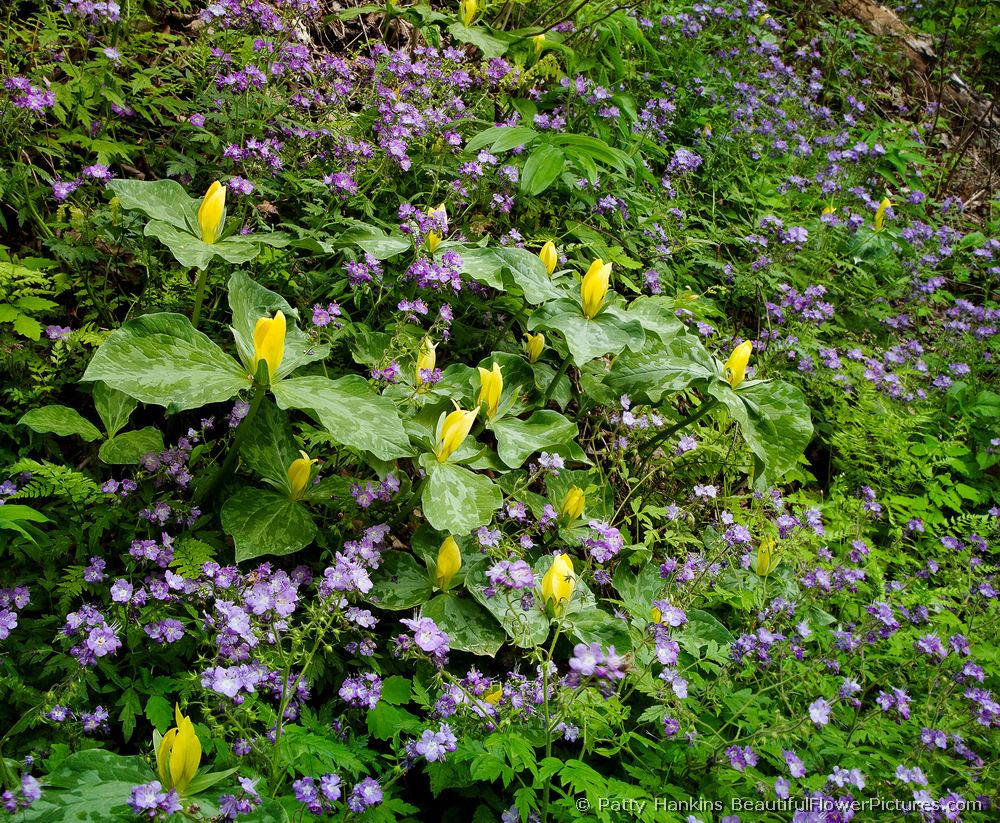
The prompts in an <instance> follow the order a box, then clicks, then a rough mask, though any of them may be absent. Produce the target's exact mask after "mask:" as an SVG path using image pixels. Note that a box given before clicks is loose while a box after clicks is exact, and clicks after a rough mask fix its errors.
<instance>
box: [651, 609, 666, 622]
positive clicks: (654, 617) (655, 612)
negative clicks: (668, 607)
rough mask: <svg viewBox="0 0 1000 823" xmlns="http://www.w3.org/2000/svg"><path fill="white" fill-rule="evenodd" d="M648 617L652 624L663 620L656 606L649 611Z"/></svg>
mask: <svg viewBox="0 0 1000 823" xmlns="http://www.w3.org/2000/svg"><path fill="white" fill-rule="evenodd" d="M649 616H650V618H652V620H653V622H654V623H659V622H660V621H661V620H663V612H661V611H660V610H659V609H658V608H656V606H653V608H651V609H650V610H649Z"/></svg>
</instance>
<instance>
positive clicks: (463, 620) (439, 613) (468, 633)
mask: <svg viewBox="0 0 1000 823" xmlns="http://www.w3.org/2000/svg"><path fill="white" fill-rule="evenodd" d="M422 614H423V616H424V617H429V618H431V620H433V621H434V622H435V623H436V624H437V626H438V628H439V629H441V631H443V632H444V633H445V634H447V635H448V638H449V645H450V646H451V648H453V649H458V650H459V651H463V652H472V654H481V655H486V656H488V657H493V655H495V654H496V653H497V650H498V649H499V648H500V647H501V646H502V645H503V641H504V639H505V635H504V631H503V629H501V628H500V626H499V625H497V622H496V620H494V619H493V617H492V616H491V615H490V614H489V612H486V611H484V610H483V609H482V608H481V607H480V606H477V605H476V604H475V603H473V602H472V601H470V600H462V599H460V598H458V597H456V596H455V595H453V594H440V595H438V596H437V597H435V598H434V599H433V600H431V601H430V602H429V603H428V604H427V605H426V606H424V609H423V612H422Z"/></svg>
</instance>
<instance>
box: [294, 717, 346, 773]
mask: <svg viewBox="0 0 1000 823" xmlns="http://www.w3.org/2000/svg"><path fill="white" fill-rule="evenodd" d="M281 753H282V755H283V761H284V762H286V763H288V764H289V765H290V766H293V767H294V768H295V770H296V771H298V772H301V773H303V774H323V773H324V772H348V773H349V774H360V773H362V772H364V770H365V764H364V763H363V762H362V761H361V760H360V759H359V757H358V753H359V749H358V747H357V746H349V745H347V744H346V743H341V742H340V741H339V740H332V739H330V737H328V736H326V735H318V734H314V733H313V732H311V731H308V730H307V729H304V728H303V727H302V726H299V725H296V724H292V725H289V726H285V727H284V729H283V734H282V736H281Z"/></svg>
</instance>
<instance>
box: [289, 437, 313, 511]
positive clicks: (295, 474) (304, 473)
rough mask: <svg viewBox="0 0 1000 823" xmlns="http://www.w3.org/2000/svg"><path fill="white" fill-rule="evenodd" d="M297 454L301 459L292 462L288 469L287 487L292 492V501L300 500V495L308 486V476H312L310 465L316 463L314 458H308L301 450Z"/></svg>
mask: <svg viewBox="0 0 1000 823" xmlns="http://www.w3.org/2000/svg"><path fill="white" fill-rule="evenodd" d="M299 454H301V455H302V457H299V458H298V459H296V460H293V461H292V465H290V466H289V467H288V486H289V488H290V489H291V491H292V495H291V496H292V500H301V499H302V493H303V492H304V491H305V490H306V486H307V485H308V484H309V475H311V474H312V465H313V463H315V462H316V459H315V458H310V457H309V455H308V454H306V453H305V452H304V451H302V450H301V449H300V450H299Z"/></svg>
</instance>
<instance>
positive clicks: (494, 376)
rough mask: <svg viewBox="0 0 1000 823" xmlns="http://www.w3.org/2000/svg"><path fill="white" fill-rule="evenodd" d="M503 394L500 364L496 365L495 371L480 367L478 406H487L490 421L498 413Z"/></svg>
mask: <svg viewBox="0 0 1000 823" xmlns="http://www.w3.org/2000/svg"><path fill="white" fill-rule="evenodd" d="M501 394H503V374H502V373H501V371H500V364H499V363H494V364H493V370H492V371H490V370H488V369H484V368H483V367H482V366H480V367H479V399H478V400H477V401H476V402H477V404H478V405H482V404H483V403H485V404H486V416H487V417H488V418H490V419H492V418H493V416H494V415H495V414H496V413H497V407H498V406H499V405H500V395H501Z"/></svg>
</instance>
